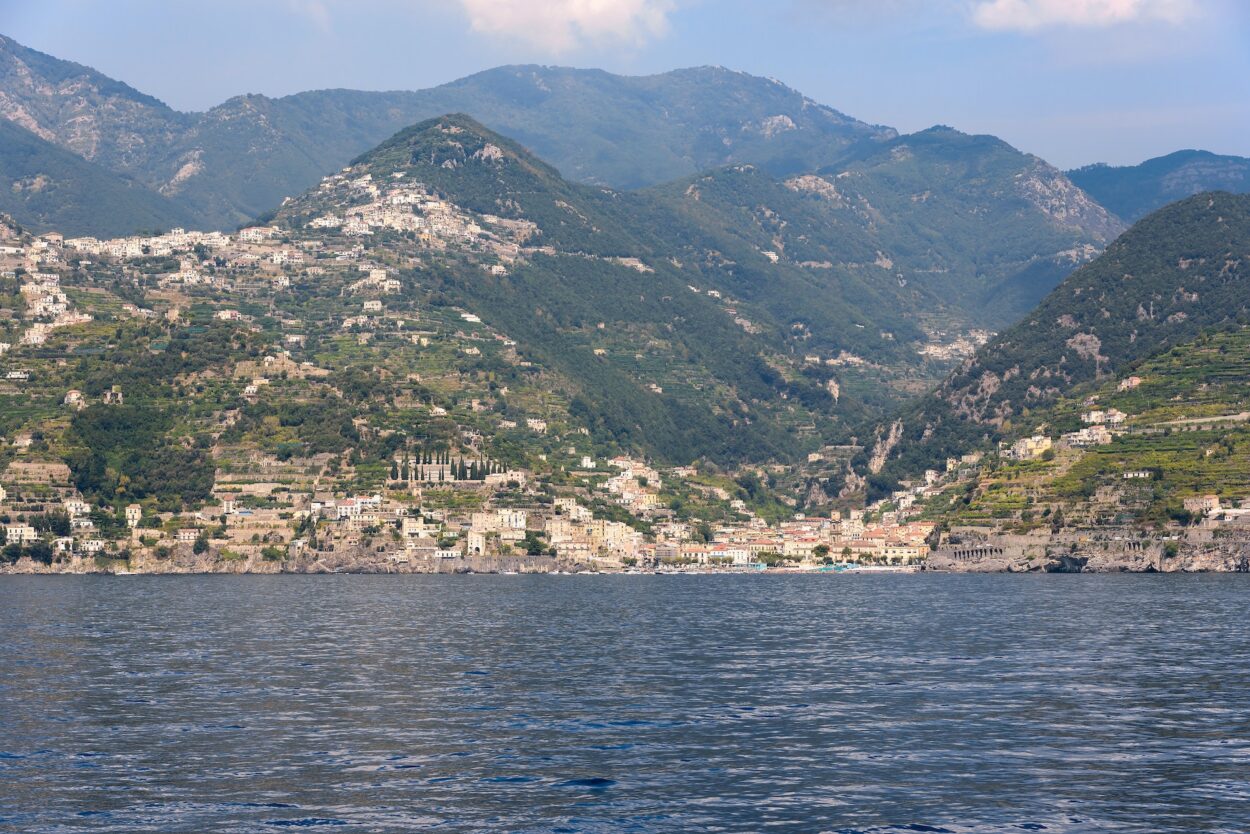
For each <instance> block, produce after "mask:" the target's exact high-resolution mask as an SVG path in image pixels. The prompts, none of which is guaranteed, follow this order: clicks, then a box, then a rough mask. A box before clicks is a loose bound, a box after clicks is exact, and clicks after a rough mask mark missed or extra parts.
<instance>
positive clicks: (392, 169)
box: [277, 116, 919, 461]
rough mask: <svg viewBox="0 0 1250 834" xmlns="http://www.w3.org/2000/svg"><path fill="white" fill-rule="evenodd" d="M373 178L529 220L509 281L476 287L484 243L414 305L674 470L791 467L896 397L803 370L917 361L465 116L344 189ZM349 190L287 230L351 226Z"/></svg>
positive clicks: (809, 295) (793, 273) (444, 271)
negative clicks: (487, 344)
mask: <svg viewBox="0 0 1250 834" xmlns="http://www.w3.org/2000/svg"><path fill="white" fill-rule="evenodd" d="M363 176H368V177H369V178H370V181H371V182H377V183H420V184H421V185H422V188H424V189H428V190H429V191H430V192H431V193H433V194H436V195H437V196H438V197H439V198H441V199H443V200H446V201H448V202H450V203H452V204H454V205H455V206H457V207H458V208H459V209H462V210H465V211H468V212H471V213H473V215H475V216H478V217H486V216H489V217H494V218H498V219H500V220H502V221H504V223H513V224H526V225H525V228H526V230H527V231H526V235H527V239H526V243H527V244H528V247H527V248H528V250H529V251H527V252H525V253H524V255H523V257H522V259H521V260H520V261H519V262H517V263H515V264H509V265H508V266H507V267H506V276H503V277H499V278H498V279H495V278H493V277H491V276H490V275H489V274H484V270H483V266H486V265H489V264H490V263H491V262H495V261H497V259H498V258H499V257H500V250H495V251H493V252H492V251H490V250H489V247H487V251H485V252H478V253H476V254H473V255H470V256H468V259H467V260H466V259H465V258H464V257H461V258H455V257H451V256H450V255H447V256H442V257H438V258H436V259H432V258H430V257H428V256H427V257H426V258H425V260H424V266H423V268H421V269H419V270H418V271H417V272H415V273H414V276H413V277H414V280H415V281H417V282H419V284H420V289H419V291H418V292H420V293H421V295H420V296H419V297H418V298H416V299H413V300H414V301H417V302H418V303H419V304H426V303H432V304H440V305H445V306H455V307H460V308H464V309H469V310H472V311H474V313H476V314H478V315H480V316H481V317H482V319H483V320H484V321H486V322H487V323H489V324H490V325H491V326H493V327H497V328H499V329H500V330H501V331H502V332H506V333H507V334H508V335H509V336H510V337H511V338H512V339H514V340H515V341H516V342H517V343H518V348H519V350H521V352H522V353H524V354H525V355H526V356H527V357H533V358H534V359H535V360H536V361H538V362H539V363H541V364H542V365H543V366H544V367H548V368H551V369H552V370H554V371H557V372H558V373H560V374H561V375H562V376H564V377H565V378H567V379H568V380H570V381H571V382H572V386H573V387H572V388H571V389H570V390H569V391H567V392H566V396H567V397H568V400H569V403H570V409H571V410H572V412H573V413H575V414H577V415H580V416H581V418H583V419H587V420H589V421H591V422H592V423H593V424H594V425H595V428H596V430H597V431H599V432H601V433H603V434H605V435H609V436H611V437H613V438H614V439H615V440H616V442H618V443H620V444H622V445H625V446H633V447H641V448H645V449H647V450H649V451H651V452H652V453H655V454H659V455H661V456H663V457H664V458H665V459H669V460H677V461H681V460H690V459H693V458H696V457H699V456H710V457H713V458H716V459H720V460H735V459H736V460H741V459H756V460H765V459H770V458H787V457H791V458H792V457H794V456H795V455H796V454H797V453H799V452H800V451H802V450H803V449H804V448H810V447H813V446H814V445H819V443H820V442H830V441H832V440H834V439H836V438H838V437H844V436H845V433H846V431H847V426H848V425H849V424H850V422H855V421H858V420H860V419H862V418H864V417H865V416H867V415H868V414H870V413H875V412H877V411H879V410H880V409H881V408H882V407H884V406H885V405H886V404H887V403H889V402H891V401H897V399H898V398H899V397H901V396H902V395H903V394H902V392H901V391H894V392H891V391H889V390H888V389H886V390H878V391H876V392H872V394H871V395H870V396H868V397H863V398H860V397H850V396H848V397H845V398H835V397H834V396H833V395H831V393H830V387H829V385H828V383H829V382H830V380H832V379H833V377H834V372H833V370H832V369H830V368H828V367H827V366H825V365H822V364H813V363H810V362H806V361H805V359H804V357H806V356H808V355H811V354H816V355H818V356H822V357H831V356H837V355H838V354H839V353H840V352H842V351H854V352H860V353H873V354H874V355H877V356H879V357H880V361H883V362H886V361H888V360H889V358H890V357H891V356H893V357H895V361H896V362H897V363H900V364H906V363H907V362H909V361H911V360H910V358H909V357H910V356H911V355H912V354H913V351H912V349H911V348H910V347H909V341H910V340H911V339H913V338H916V337H918V335H919V334H918V331H916V330H915V329H914V328H911V327H909V325H908V323H907V321H906V320H905V319H903V318H901V317H899V315H898V312H897V308H898V305H897V303H895V304H893V305H890V306H885V307H883V308H882V309H880V310H874V311H869V310H868V309H866V308H865V309H861V308H858V307H856V306H854V305H853V304H851V303H848V302H847V301H846V300H844V298H842V297H840V296H839V295H837V294H834V293H830V292H829V286H828V284H827V283H826V282H823V281H822V282H817V281H814V280H812V279H811V277H810V276H808V275H806V274H805V273H804V272H803V271H802V270H801V269H799V268H797V267H794V266H792V265H788V264H786V265H782V264H774V263H773V262H772V261H771V260H769V259H768V258H766V257H765V256H764V255H762V254H761V253H760V252H759V251H756V250H750V249H748V247H747V245H746V244H744V242H743V240H742V239H741V237H740V236H737V235H733V234H730V233H728V232H725V231H723V230H717V229H715V228H711V229H705V228H701V227H699V226H696V225H694V224H692V223H691V222H690V220H689V219H688V218H679V217H673V216H670V215H668V214H667V213H666V212H665V211H664V210H663V207H662V206H658V205H657V204H656V203H654V202H653V201H652V200H651V199H650V198H649V197H648V196H647V195H645V194H621V193H617V192H612V191H606V190H603V189H598V188H590V187H586V186H581V185H576V184H572V183H569V182H567V181H565V180H563V179H562V178H561V177H560V176H559V174H558V173H557V172H556V171H555V170H554V169H553V168H551V167H550V166H547V165H545V164H544V163H542V162H541V161H539V160H537V159H536V158H535V157H533V156H532V155H530V154H529V153H528V152H526V151H525V150H524V149H523V148H521V147H520V146H519V145H518V144H516V143H514V142H512V141H511V140H508V139H505V138H503V137H501V136H499V135H498V134H494V133H492V132H490V131H488V130H486V129H485V128H483V127H482V126H481V125H478V124H477V123H476V122H474V121H473V120H471V119H469V118H468V117H465V116H450V117H443V118H440V119H434V120H430V121H427V122H424V123H421V124H419V125H416V126H414V127H412V128H409V129H406V130H404V131H401V132H400V133H399V134H397V135H396V136H394V137H392V138H391V139H390V140H388V141H387V142H385V143H383V144H382V145H381V146H379V147H378V148H377V149H375V150H374V151H372V152H370V153H368V154H366V155H365V156H363V157H361V158H359V159H357V160H356V161H355V162H354V163H353V165H352V166H351V168H350V169H349V170H348V171H346V172H345V173H344V175H343V182H345V183H346V182H350V181H353V180H359V178H360V177H363ZM352 193H353V192H352V189H351V188H350V187H348V186H347V185H339V186H336V187H335V188H331V189H327V188H320V189H314V190H312V191H310V192H308V193H307V194H305V195H303V196H301V197H299V198H297V199H295V200H292V201H290V202H289V203H288V204H287V205H286V206H284V207H283V209H282V210H281V212H279V214H278V216H277V220H278V221H279V222H280V223H283V224H284V225H286V226H288V227H290V228H291V229H292V230H293V232H296V231H298V230H301V229H308V228H309V226H308V224H309V223H310V222H311V221H313V220H315V219H317V218H318V217H321V216H325V215H327V214H336V215H346V214H350V213H351V212H352V211H353V210H354V207H355V208H359V205H360V201H361V200H362V199H368V197H367V196H365V197H361V196H356V197H353V196H352ZM356 193H357V194H358V195H359V194H360V191H359V189H357V191H356ZM366 194H367V192H366ZM482 222H483V224H484V225H485V224H486V223H489V222H490V221H485V220H484V221H482ZM530 224H532V225H530ZM303 234H307V232H304V233H303ZM318 234H321V233H318ZM364 245H365V246H366V247H367V248H368V249H369V250H372V251H375V252H389V253H392V254H393V255H396V256H401V255H404V254H411V253H414V252H416V251H418V250H419V247H414V246H413V245H412V243H411V242H410V239H409V238H406V237H405V236H403V235H395V236H391V235H389V234H376V235H373V236H371V237H370V239H369V240H368V241H367V242H365V244H364ZM503 251H506V249H505V250H503ZM738 258H741V260H740V261H739V260H737V259H738ZM631 264H632V265H631ZM501 268H504V267H502V266H501ZM713 293H714V294H713ZM887 296H888V293H887ZM879 298H880V296H879ZM895 301H897V299H895ZM868 325H871V326H868ZM892 330H897V331H898V335H897V336H894V335H893V333H892V332H890V331H892ZM883 333H885V334H886V335H883ZM596 351H599V353H597V352H596ZM652 386H654V387H655V388H658V389H660V390H652ZM801 425H806V426H807V428H806V429H805V430H804V432H795V431H794V428H795V427H796V426H801Z"/></svg>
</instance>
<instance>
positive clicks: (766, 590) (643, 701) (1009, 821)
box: [0, 575, 1250, 832]
mask: <svg viewBox="0 0 1250 834" xmlns="http://www.w3.org/2000/svg"><path fill="white" fill-rule="evenodd" d="M1248 600H1250V582H1247V577H1241V576H1223V577H1159V576H1119V577H1094V576H1041V577H1035V576H1030V577H1015V576H942V575H913V576H803V577H777V576H750V577H745V576H744V577H725V576H721V577H608V576H597V577H590V576H587V577H577V576H568V577H524V576H499V577H483V576H464V577H420V576H411V577H396V576H389V577H364V576H322V577H294V576H293V577H224V576H223V577H119V578H112V579H109V578H100V577H47V578H35V577H29V578H27V577H8V578H0V830H6V831H22V832H53V831H118V832H122V831H124V832H135V831H188V832H235V831H271V830H281V829H283V828H313V829H319V828H320V827H326V828H334V830H338V831H386V832H401V831H403V832H406V831H430V830H445V831H457V832H459V831H492V832H494V831H505V832H529V831H533V832H537V831H552V832H555V831H566V832H575V831H587V832H609V831H610V832H634V831H640V832H653V831H654V832H659V831H663V832H689V831H725V832H758V831H802V832H808V831H811V832H819V831H838V832H841V831H846V832H858V831H872V832H878V831H880V832H885V831H950V832H969V831H971V832H1000V831H1051V832H1078V831H1142V832H1146V831H1151V832H1164V831H1177V832H1180V831H1186V832H1189V831H1227V832H1233V831H1246V830H1250V622H1248V615H1250V606H1248V605H1247V601H1248Z"/></svg>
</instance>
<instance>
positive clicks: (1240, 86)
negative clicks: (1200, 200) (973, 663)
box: [0, 0, 1250, 168]
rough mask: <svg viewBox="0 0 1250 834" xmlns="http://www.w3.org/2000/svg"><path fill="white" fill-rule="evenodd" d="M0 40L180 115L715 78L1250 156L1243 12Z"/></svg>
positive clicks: (843, 11) (1145, 6)
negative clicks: (354, 93) (683, 74)
mask: <svg viewBox="0 0 1250 834" xmlns="http://www.w3.org/2000/svg"><path fill="white" fill-rule="evenodd" d="M0 32H2V33H3V34H6V35H8V36H10V37H12V38H15V39H16V40H18V41H20V42H21V43H24V44H26V45H27V46H30V47H33V48H35V49H39V50H41V51H43V52H47V53H49V54H52V55H55V56H56V57H59V58H65V59H69V60H73V61H77V62H79V63H83V64H87V65H88V66H92V67H94V68H96V69H97V70H99V71H101V72H103V73H105V74H106V75H110V76H112V77H114V78H118V79H120V80H122V81H125V82H126V83H128V84H130V85H131V86H133V87H135V88H137V89H139V90H141V91H143V92H145V93H148V94H150V95H154V96H156V97H157V98H159V99H161V100H163V101H165V102H166V103H168V104H169V105H171V106H173V107H176V108H178V109H180V110H204V109H207V108H209V107H212V106H213V105H215V104H219V103H220V102H222V101H224V100H225V99H227V98H229V97H231V96H234V95H238V94H242V93H263V94H266V95H271V96H279V95H286V94H290V93H295V92H299V91H302V90H308V89H319V88H326V87H349V88H355V89H367V90H387V89H420V88H423V87H430V86H434V85H437V84H441V83H444V82H447V81H452V80H454V79H456V78H460V77H462V76H465V75H469V74H471V73H473V72H477V71H479V70H484V69H489V68H490V67H494V66H498V65H500V64H513V63H536V64H558V65H563V66H578V67H599V68H602V69H606V70H609V71H612V72H618V73H624V74H629V75H637V74H650V73H656V72H663V71H665V70H669V69H675V68H678V67H688V66H698V65H709V64H710V65H719V66H726V67H730V68H732V69H737V70H742V71H745V72H749V73H752V74H756V75H762V76H768V77H770V78H776V79H778V80H780V81H783V82H784V83H786V84H788V85H789V86H791V87H794V88H795V89H797V90H799V91H801V92H803V93H804V94H806V95H807V96H809V97H811V98H813V99H816V100H817V101H820V102H821V103H823V104H827V105H829V106H831V107H834V108H836V109H838V110H841V111H842V112H844V113H847V114H849V115H851V116H854V117H856V118H859V119H862V120H864V121H868V122H872V123H875V124H884V125H890V126H892V127H895V128H898V129H899V130H900V131H903V132H911V131H915V130H921V129H924V128H926V127H929V126H931V125H934V124H946V125H951V126H953V127H956V128H958V129H960V130H963V131H967V132H969V133H992V134H995V135H997V136H1000V137H1002V138H1003V139H1005V140H1007V141H1008V142H1010V143H1011V144H1013V145H1015V146H1016V147H1018V148H1020V149H1022V150H1025V151H1028V152H1030V153H1035V154H1037V155H1039V156H1041V157H1043V158H1045V159H1047V160H1049V161H1050V162H1052V163H1054V164H1056V165H1059V166H1060V167H1063V168H1071V167H1076V166H1079V165H1084V164H1087V163H1091V162H1110V163H1112V164H1135V163H1137V162H1140V161H1142V160H1144V159H1147V158H1149V157H1153V156H1159V155H1162V154H1165V153H1169V152H1171V151H1174V150H1177V149H1181V148H1203V149H1206V150H1211V151H1215V152H1217V153H1232V154H1239V155H1245V156H1250V2H1244V0H211V2H208V1H207V0H178V2H171V1H170V0H0Z"/></svg>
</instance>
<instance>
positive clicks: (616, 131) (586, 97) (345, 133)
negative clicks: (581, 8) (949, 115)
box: [0, 36, 895, 228]
mask: <svg viewBox="0 0 1250 834" xmlns="http://www.w3.org/2000/svg"><path fill="white" fill-rule="evenodd" d="M0 78H3V79H4V80H3V82H0V116H3V117H4V118H6V119H8V120H9V121H12V122H15V123H17V124H19V125H21V126H23V127H25V128H26V129H28V130H30V131H31V132H33V133H35V134H36V135H38V136H39V137H41V138H43V139H45V140H47V141H49V142H52V143H54V144H57V145H60V146H62V147H64V148H66V149H68V150H71V151H73V152H74V153H77V154H78V155H80V156H81V157H83V158H84V159H86V160H88V161H90V162H92V163H95V164H98V165H100V166H102V167H104V168H106V169H108V170H110V171H112V172H114V173H118V174H122V175H126V176H129V177H133V178H134V179H136V180H139V181H141V182H143V183H144V184H145V185H146V186H147V187H148V188H150V189H151V190H153V191H155V192H158V193H159V194H162V195H164V196H166V197H169V198H170V199H172V200H174V201H175V202H177V203H179V204H180V205H182V206H185V207H187V208H188V209H189V210H190V211H192V212H193V213H194V214H195V217H196V220H197V224H198V225H200V226H205V227H212V228H230V227H234V226H237V225H238V224H240V223H243V222H246V221H247V220H249V219H251V218H252V217H255V216H256V215H258V214H261V213H262V212H265V211H267V210H269V209H271V208H273V207H274V206H276V205H277V204H278V203H279V202H281V200H282V199H283V198H284V197H287V196H290V195H293V194H297V193H299V192H300V191H302V190H303V189H305V188H307V187H309V186H310V185H312V184H314V183H316V182H317V181H318V180H319V179H320V178H321V177H322V176H324V175H325V174H327V173H329V172H331V171H334V170H335V169H337V168H340V167H342V166H343V165H345V164H347V162H349V161H350V160H351V159H352V158H353V157H355V156H356V155H357V154H359V153H362V152H364V151H366V150H368V149H369V148H371V147H373V146H374V145H377V144H378V143H380V142H381V141H383V140H384V139H386V138H387V137H388V136H390V135H391V134H393V133H395V132H396V131H397V130H400V129H402V128H404V127H406V126H408V125H411V124H414V123H416V122H418V121H421V120H423V119H427V118H431V117H434V116H438V115H441V114H444V113H448V112H465V113H470V114H472V115H473V116H474V117H475V118H477V119H478V120H479V121H481V122H483V123H484V124H486V125H488V126H489V127H491V128H493V129H496V130H498V131H500V132H501V133H504V134H506V135H508V136H511V137H513V138H514V139H516V140H518V141H520V142H522V143H523V144H525V145H526V146H528V147H530V148H531V149H532V150H533V151H534V152H536V153H537V154H538V155H539V156H541V157H543V158H544V159H547V160H548V161H550V162H551V163H552V164H554V165H555V166H556V167H557V168H559V169H560V170H561V171H562V172H564V173H565V174H566V175H567V176H569V177H570V178H571V179H575V180H579V181H583V182H590V183H597V184H604V185H610V186H613V187H617V188H635V187H640V186H645V185H651V184H656V183H659V182H663V181H666V180H671V179H676V178H678V177H681V176H685V175H688V174H692V173H695V172H697V171H701V170H704V169H707V168H711V167H715V166H719V165H725V164H731V163H735V162H752V163H756V164H761V165H766V166H767V167H768V168H769V169H770V170H774V171H777V172H780V173H786V172H792V171H799V170H807V169H812V168H816V167H819V166H821V165H826V164H829V163H832V162H834V161H836V160H837V159H839V158H841V157H842V156H844V155H845V153H846V152H847V151H848V149H850V148H851V147H854V146H855V145H857V144H859V143H861V142H865V141H867V142H873V141H878V140H882V139H888V138H891V137H893V136H894V135H895V132H894V131H893V130H891V129H889V128H884V127H877V126H873V125H868V124H864V123H863V122H859V121H857V120H855V119H852V118H850V117H848V116H845V115H843V114H841V113H838V112H837V111H835V110H833V109H832V108H829V107H825V106H823V105H820V104H817V103H816V102H813V101H812V100H810V99H808V98H806V97H804V96H802V95H800V94H799V93H797V92H795V91H794V90H791V89H789V88H788V87H786V86H784V85H782V84H780V83H778V82H775V81H771V80H768V79H763V78H756V77H753V76H749V75H746V74H744V73H738V72H732V71H729V70H726V69H723V68H719V67H701V68H694V69H687V70H678V71H675V72H669V73H664V74H662V75H656V76H647V77H640V78H631V77H623V76H617V75H611V74H609V73H606V72H602V71H599V70H574V69H564V68H557V67H540V66H511V67H499V68H497V69H493V70H488V71H486V72H482V73H478V74H476V75H472V76H469V77H467V78H464V79H461V80H459V81H455V82H452V83H450V84H445V85H442V86H440V87H435V88H432V89H428V90H420V91H393V92H363V91H354V90H318V91H312V92H307V93H300V94H297V95H292V96H285V97H282V98H269V97H267V96H262V95H242V96H237V97H235V98H231V99H229V100H228V101H225V102H223V103H222V104H220V105H218V106H216V107H213V108H212V109H210V110H208V111H206V112H204V113H183V112H179V111H176V110H174V109H172V108H170V107H168V106H167V105H165V104H164V103H162V102H160V101H158V100H156V99H154V98H152V97H151V96H148V95H145V94H143V93H141V92H139V91H137V90H135V89H134V88H132V87H130V86H128V85H126V84H123V83H121V82H119V81H116V80H114V79H111V78H108V77H107V76H104V75H102V74H101V73H99V72H97V71H95V70H93V69H91V68H89V67H85V66H82V65H80V64H75V63H72V62H69V61H62V60H59V59H57V58H53V57H51V56H49V55H45V54H43V53H41V52H38V51H36V50H32V49H29V48H26V47H24V46H22V45H21V44H18V43H17V42H15V41H13V40H12V39H9V38H5V37H3V36H0Z"/></svg>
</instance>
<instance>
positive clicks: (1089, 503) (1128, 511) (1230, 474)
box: [929, 327, 1250, 532]
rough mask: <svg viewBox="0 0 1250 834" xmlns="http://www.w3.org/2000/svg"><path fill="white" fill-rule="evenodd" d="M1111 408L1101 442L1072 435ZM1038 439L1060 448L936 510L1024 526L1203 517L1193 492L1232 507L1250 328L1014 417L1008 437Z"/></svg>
mask: <svg viewBox="0 0 1250 834" xmlns="http://www.w3.org/2000/svg"><path fill="white" fill-rule="evenodd" d="M1104 415H1113V420H1114V423H1115V425H1114V427H1113V428H1112V429H1111V430H1110V431H1109V432H1108V434H1107V435H1106V436H1105V437H1104V438H1103V439H1102V441H1101V442H1098V443H1095V444H1090V443H1087V442H1083V441H1079V440H1078V441H1076V443H1078V444H1079V445H1074V443H1073V442H1071V441H1067V440H1065V439H1064V438H1076V437H1078V434H1077V433H1079V432H1080V431H1082V430H1083V429H1084V430H1086V431H1087V432H1088V431H1089V429H1088V424H1089V421H1090V420H1091V419H1096V420H1099V421H1100V423H1101V421H1103V420H1104V419H1106V418H1105V416H1104ZM1119 415H1123V417H1120V416H1119ZM1083 418H1084V419H1083ZM1031 435H1039V436H1048V437H1050V438H1053V439H1054V440H1055V441H1056V444H1055V446H1054V447H1053V448H1052V450H1051V451H1050V452H1049V453H1047V454H1045V455H1041V456H1037V457H1034V458H1031V459H1028V460H1008V459H1004V460H1000V461H999V462H997V463H995V464H994V465H992V466H990V467H989V468H987V469H986V471H985V472H984V473H982V474H981V475H980V476H979V478H978V479H977V481H976V483H975V484H972V485H968V486H966V487H960V488H959V489H957V490H954V491H953V492H952V493H951V494H950V495H948V496H946V498H947V499H948V500H947V502H945V503H944V502H940V501H939V502H935V503H934V504H933V505H932V506H931V507H930V508H929V513H930V515H931V516H933V517H941V518H943V519H944V520H945V521H946V522H947V523H949V524H951V525H968V524H972V525H997V526H1000V527H1004V528H1006V529H1008V530H1012V531H1016V532H1024V531H1027V530H1031V529H1036V528H1037V527H1039V526H1050V525H1055V524H1061V525H1069V526H1077V527H1082V526H1089V527H1095V526H1099V525H1106V524H1115V523H1119V524H1130V523H1131V524H1134V525H1141V526H1144V527H1148V528H1149V527H1161V526H1163V525H1165V524H1167V523H1169V522H1173V521H1181V522H1189V521H1191V520H1192V519H1193V518H1194V516H1195V515H1196V513H1194V512H1193V511H1192V510H1190V509H1187V508H1186V506H1185V503H1186V499H1194V498H1198V497H1201V496H1205V495H1216V496H1218V497H1219V498H1220V499H1221V502H1222V505H1223V506H1225V507H1228V506H1232V507H1236V506H1238V505H1239V504H1240V503H1241V502H1242V501H1244V500H1246V499H1248V498H1250V328H1246V327H1237V328H1233V329H1228V330H1216V331H1212V332H1209V333H1206V334H1204V335H1202V336H1201V337H1199V338H1198V339H1196V340H1194V341H1192V342H1186V343H1184V344H1181V345H1177V346H1175V347H1172V348H1169V349H1167V350H1165V351H1163V352H1161V353H1159V354H1156V355H1155V356H1152V357H1150V358H1148V359H1146V360H1144V361H1142V362H1140V363H1137V364H1134V365H1132V366H1131V367H1128V368H1126V369H1125V370H1124V372H1123V375H1122V376H1121V377H1120V378H1118V379H1113V380H1108V381H1106V382H1104V383H1101V384H1098V385H1086V386H1081V387H1078V388H1077V389H1075V390H1074V391H1073V392H1072V393H1071V395H1070V396H1068V397H1064V398H1063V399H1061V400H1059V401H1058V402H1056V403H1055V404H1054V405H1053V406H1051V407H1049V408H1047V409H1044V410H1042V411H1040V412H1036V413H1033V414H1031V415H1029V417H1028V418H1026V419H1021V420H1018V421H1016V423H1015V424H1013V426H1012V430H1011V433H1010V435H1009V439H1014V438H1017V437H1027V436H1031Z"/></svg>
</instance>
